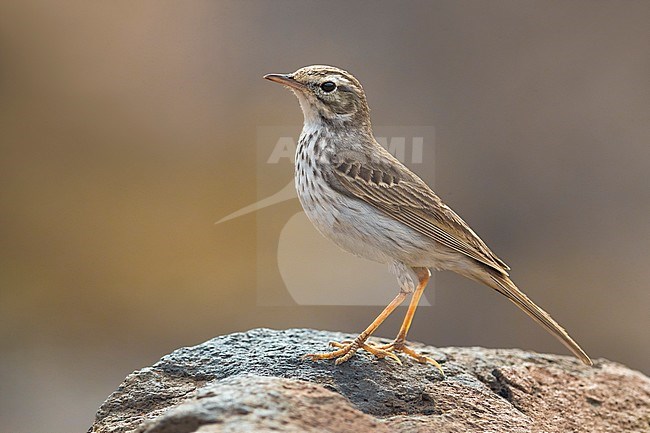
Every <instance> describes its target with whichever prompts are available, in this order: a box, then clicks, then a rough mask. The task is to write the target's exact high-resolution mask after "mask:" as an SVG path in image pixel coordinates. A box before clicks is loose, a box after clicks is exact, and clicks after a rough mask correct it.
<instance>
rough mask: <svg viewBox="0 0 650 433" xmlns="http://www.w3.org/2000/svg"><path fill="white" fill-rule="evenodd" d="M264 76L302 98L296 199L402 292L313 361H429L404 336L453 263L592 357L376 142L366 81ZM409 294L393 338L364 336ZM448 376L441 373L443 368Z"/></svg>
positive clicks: (332, 73) (326, 72) (335, 73)
mask: <svg viewBox="0 0 650 433" xmlns="http://www.w3.org/2000/svg"><path fill="white" fill-rule="evenodd" d="M264 78H266V79H268V80H271V81H274V82H276V83H280V84H283V85H285V86H287V87H288V88H289V89H291V90H292V91H293V93H294V94H295V95H296V96H297V97H298V101H299V102H300V107H301V108H302V112H303V115H304V125H303V129H302V133H301V134H300V139H299V142H298V146H297V149H296V156H295V163H296V164H295V185H296V190H297V192H298V198H299V199H300V203H301V204H302V207H303V209H304V210H305V213H306V214H307V217H308V218H309V220H310V221H311V222H312V223H313V224H314V226H315V227H316V229H318V231H319V232H320V233H321V234H323V235H324V236H325V237H326V238H329V239H330V240H332V241H333V242H334V243H336V244H337V245H338V246H339V247H341V248H342V249H344V250H346V251H349V252H351V253H352V254H355V255H357V256H360V257H364V258H366V259H370V260H374V261H377V262H380V263H385V264H387V265H388V266H389V267H390V269H391V271H392V272H393V273H394V274H395V276H396V277H397V281H398V283H399V289H400V290H399V293H398V294H397V296H395V298H394V299H393V301H392V302H391V303H390V304H389V305H388V306H387V307H386V308H385V309H384V310H383V311H382V312H381V314H380V315H379V316H378V317H377V318H376V319H375V320H374V321H373V322H372V323H371V324H370V326H368V327H367V328H366V329H365V330H364V331H363V332H362V333H361V334H359V336H358V337H356V338H355V339H354V340H352V341H344V342H341V343H336V342H333V343H330V344H331V345H332V346H335V347H336V350H334V351H331V352H326V353H314V354H308V355H305V356H306V357H308V358H310V359H312V360H321V359H336V364H340V363H342V362H345V361H347V360H348V359H350V357H352V356H353V355H354V353H355V352H356V351H357V350H358V349H360V348H363V349H365V350H366V351H368V352H370V353H372V354H374V355H375V356H377V357H379V358H386V357H389V358H392V359H394V360H396V361H397V362H400V361H399V358H398V357H397V356H396V353H403V354H405V355H408V356H411V357H413V358H415V360H417V361H419V362H422V363H427V362H428V363H431V364H433V365H435V366H436V367H438V369H440V371H441V372H442V369H441V368H440V365H439V364H438V363H437V362H436V361H435V360H434V359H432V358H430V357H427V356H423V355H421V354H418V353H416V352H415V351H414V350H412V349H411V348H409V347H408V346H406V335H407V333H408V330H409V327H410V326H411V322H412V320H413V316H414V314H415V310H416V308H417V306H418V302H419V300H420V297H421V296H422V293H423V291H424V288H425V287H426V285H427V282H428V280H429V277H430V276H431V273H430V271H429V269H430V268H433V269H435V270H450V271H453V272H456V273H458V274H460V275H463V276H465V277H468V278H470V279H472V280H475V281H477V282H480V283H483V284H485V285H487V286H488V287H491V288H492V289H494V290H496V291H497V292H499V293H501V294H502V295H505V296H506V297H507V298H508V299H509V300H510V301H512V302H513V303H514V304H515V305H517V306H518V307H519V308H521V309H522V310H523V311H524V312H526V313H527V314H528V315H529V316H530V317H532V318H533V319H534V320H535V321H537V322H538V323H539V324H541V325H542V326H544V327H545V328H546V329H547V330H548V331H549V332H550V333H551V334H553V335H554V336H555V337H557V338H558V339H559V340H560V341H561V342H562V343H564V344H565V345H566V346H567V347H568V348H569V350H571V352H573V353H574V354H575V356H576V357H578V358H579V359H580V360H581V361H582V362H583V363H585V364H587V365H592V361H591V359H590V358H589V356H587V354H586V353H585V352H584V351H583V350H582V349H581V348H580V346H578V344H577V343H576V342H575V341H574V340H573V339H572V338H571V337H570V336H569V335H568V334H567V332H566V331H565V330H564V329H563V328H562V327H561V326H560V325H559V324H558V323H557V322H556V321H555V320H553V319H552V318H551V316H550V315H549V314H548V313H546V312H545V311H544V310H542V309H541V308H540V307H538V306H537V305H536V304H535V303H534V302H533V301H531V300H530V299H529V298H528V297H527V296H526V295H525V294H524V293H522V292H521V291H520V290H519V289H518V288H517V287H516V286H515V284H514V283H513V282H512V280H511V279H510V277H509V274H508V271H509V270H510V268H509V267H508V265H506V264H505V263H504V262H503V261H502V260H501V259H499V258H498V257H497V256H496V255H495V254H494V253H493V252H492V251H491V250H490V249H489V248H488V246H487V245H486V244H485V242H483V241H482V240H481V238H479V237H478V235H477V234H476V233H475V232H474V231H473V230H472V229H471V228H470V227H469V225H467V223H465V221H463V220H462V219H461V218H460V217H459V216H458V215H457V214H456V213H455V212H454V211H453V210H451V209H450V208H449V207H448V206H447V205H445V204H444V203H443V202H442V201H441V200H440V198H438V196H437V195H436V194H435V193H434V192H433V191H432V190H431V189H430V188H429V187H428V186H427V185H426V184H425V183H424V181H422V180H421V179H420V178H419V177H418V176H417V175H415V174H414V173H413V172H411V171H410V170H409V169H408V168H407V167H406V166H404V165H403V164H402V163H401V162H400V161H398V160H397V159H396V158H395V157H393V155H391V154H390V153H389V152H388V151H387V150H385V149H384V148H383V147H382V146H380V145H379V143H377V141H376V140H375V138H374V136H373V133H372V128H371V125H370V113H369V108H368V104H367V102H366V95H365V93H364V91H363V88H362V87H361V84H360V83H359V81H358V80H357V79H356V78H355V77H354V76H352V74H350V73H349V72H347V71H344V70H341V69H338V68H335V67H332V66H320V65H316V66H307V67H304V68H301V69H298V70H297V71H296V72H294V73H291V74H268V75H265V76H264ZM409 294H412V295H413V296H412V298H411V301H410V304H409V307H408V310H407V312H406V316H405V318H404V321H403V323H402V326H401V327H400V330H399V333H398V334H397V337H396V338H395V340H394V341H393V342H392V343H390V344H386V345H374V344H371V343H369V342H368V341H367V340H368V338H369V337H370V335H371V334H372V333H373V332H374V331H375V330H376V329H377V327H379V325H381V323H382V322H383V321H384V320H385V319H386V318H387V317H388V316H389V315H390V314H391V313H392V312H393V311H394V310H395V309H396V308H397V307H398V306H399V305H400V304H402V302H403V301H404V300H405V299H406V298H407V296H408V295H409ZM443 374H444V373H443Z"/></svg>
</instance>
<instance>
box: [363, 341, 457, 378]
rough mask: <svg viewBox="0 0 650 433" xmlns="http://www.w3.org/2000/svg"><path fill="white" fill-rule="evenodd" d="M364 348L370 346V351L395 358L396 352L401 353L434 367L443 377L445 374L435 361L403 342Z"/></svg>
mask: <svg viewBox="0 0 650 433" xmlns="http://www.w3.org/2000/svg"><path fill="white" fill-rule="evenodd" d="M366 346H371V347H372V350H376V351H378V352H382V353H383V352H386V353H389V354H391V355H393V356H395V353H396V352H401V353H403V354H405V355H408V356H410V357H411V358H413V359H415V360H416V361H417V362H420V363H422V364H432V365H433V366H434V367H436V368H437V369H438V370H439V371H440V373H441V374H442V375H443V376H444V375H445V372H444V371H442V367H441V366H440V364H438V362H437V361H436V360H435V359H433V358H430V357H428V356H425V355H421V354H419V353H417V352H416V351H415V350H413V349H411V348H409V347H407V346H406V344H405V342H404V340H400V339H396V340H394V341H393V342H391V343H388V344H383V345H381V346H375V345H366ZM364 349H366V348H365V347H364ZM366 350H368V349H366ZM376 356H379V357H381V356H380V355H376Z"/></svg>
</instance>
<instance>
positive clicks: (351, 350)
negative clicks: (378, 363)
mask: <svg viewBox="0 0 650 433" xmlns="http://www.w3.org/2000/svg"><path fill="white" fill-rule="evenodd" d="M407 296H408V293H406V292H402V291H400V292H399V293H398V294H397V296H395V299H393V300H392V301H391V303H390V304H388V306H387V307H386V308H384V311H382V312H381V314H380V315H379V316H377V318H376V319H375V320H374V321H373V322H372V323H371V324H370V326H368V327H367V328H366V329H365V330H364V331H363V332H362V333H361V334H359V336H358V337H357V338H355V339H354V341H349V342H343V343H335V342H332V343H330V344H331V345H332V346H336V347H339V349H338V350H335V351H334V352H327V353H310V354H307V355H305V358H308V359H311V360H312V361H317V360H319V359H334V358H336V361H335V364H336V365H339V364H341V363H343V362H345V361H347V360H348V359H350V358H351V357H352V355H354V354H355V352H356V351H357V350H359V348H367V347H369V346H368V345H367V344H366V340H367V339H368V337H370V335H371V334H372V333H373V332H375V330H376V329H377V328H378V327H379V325H381V324H382V323H383V321H384V320H386V318H387V317H388V316H390V313H392V312H393V311H394V310H395V308H397V307H399V306H400V305H401V304H402V302H404V299H406V297H407ZM370 347H371V350H369V352H371V353H374V354H375V355H377V356H381V357H384V356H388V357H391V358H393V359H397V361H398V362H399V358H397V357H396V356H395V355H394V354H392V353H389V352H388V351H383V350H381V349H376V348H374V347H372V346H370Z"/></svg>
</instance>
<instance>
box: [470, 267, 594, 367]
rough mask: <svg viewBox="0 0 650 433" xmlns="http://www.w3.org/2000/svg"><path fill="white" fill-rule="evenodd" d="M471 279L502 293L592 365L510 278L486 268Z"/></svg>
mask: <svg viewBox="0 0 650 433" xmlns="http://www.w3.org/2000/svg"><path fill="white" fill-rule="evenodd" d="M472 278H473V279H477V280H479V281H480V282H482V283H484V284H487V285H488V286H490V287H492V288H493V289H494V290H496V291H497V292H499V293H501V294H502V295H504V296H505V297H506V298H508V299H509V300H510V301H512V302H513V303H514V304H515V305H517V306H518V307H519V308H521V309H522V310H523V311H524V312H525V313H526V314H528V315H529V316H530V317H532V318H533V319H534V320H535V321H536V322H537V323H539V324H540V325H542V326H543V327H544V328H546V329H547V330H548V331H549V332H550V333H551V334H553V335H554V336H555V337H556V338H557V339H558V340H560V341H561V342H562V344H564V345H565V346H566V347H568V348H569V350H570V351H571V352H573V354H574V355H575V356H576V357H577V358H578V359H580V360H581V361H582V362H583V363H585V364H586V365H593V364H594V363H593V362H592V361H591V358H589V356H588V355H587V354H586V353H585V351H584V350H582V348H581V347H580V346H578V343H576V342H575V341H573V339H572V338H571V337H570V336H569V334H568V333H567V332H566V331H565V330H564V328H562V327H561V326H560V325H559V324H558V323H557V322H556V321H555V320H553V318H552V317H551V316H550V315H549V314H548V313H547V312H546V311H544V310H542V309H541V308H540V307H538V306H537V305H536V304H535V303H534V302H533V301H531V300H530V299H529V298H528V296H526V295H525V294H524V293H523V292H522V291H521V290H519V289H518V288H517V286H515V283H513V282H512V280H511V279H510V278H508V277H507V276H506V275H503V274H500V273H498V272H496V271H492V270H488V271H487V272H481V273H480V274H479V275H476V274H475V275H472Z"/></svg>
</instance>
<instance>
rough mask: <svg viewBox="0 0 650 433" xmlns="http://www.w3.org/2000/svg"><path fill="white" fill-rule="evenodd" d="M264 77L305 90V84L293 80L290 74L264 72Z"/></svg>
mask: <svg viewBox="0 0 650 433" xmlns="http://www.w3.org/2000/svg"><path fill="white" fill-rule="evenodd" d="M264 78H265V79H267V80H269V81H273V82H274V83H280V84H283V85H285V86H288V87H292V88H294V89H298V90H305V85H304V84H302V83H299V82H298V81H296V80H294V79H293V77H292V76H291V74H266V75H265V76H264Z"/></svg>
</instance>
